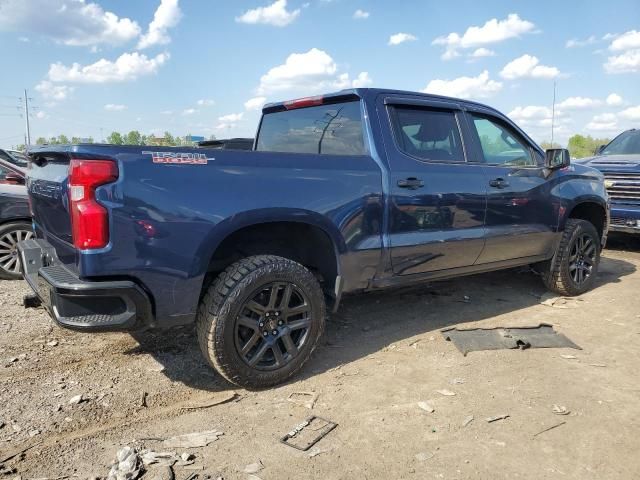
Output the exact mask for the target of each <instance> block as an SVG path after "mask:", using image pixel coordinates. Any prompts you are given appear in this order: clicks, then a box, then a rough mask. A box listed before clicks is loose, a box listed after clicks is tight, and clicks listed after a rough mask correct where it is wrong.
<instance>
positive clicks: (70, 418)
mask: <svg viewBox="0 0 640 480" xmlns="http://www.w3.org/2000/svg"><path fill="white" fill-rule="evenodd" d="M639 251H640V248H638V246H637V245H632V246H631V247H630V246H629V245H628V244H626V243H620V242H618V243H616V244H614V246H613V249H608V250H607V251H606V252H605V256H604V258H603V260H602V263H601V271H600V276H599V281H598V285H597V288H595V289H594V290H593V291H591V292H589V293H587V294H585V295H583V296H582V297H580V298H579V299H577V300H575V301H571V302H569V303H568V304H567V305H565V307H567V308H555V307H549V306H546V305H541V304H540V300H539V296H540V295H542V294H543V293H544V292H545V290H544V287H543V286H542V283H541V281H540V279H539V278H537V277H536V276H535V275H533V274H531V273H527V272H523V271H522V270H520V271H513V270H511V271H506V272H498V273H492V274H485V275H477V276H473V277H466V278H461V279H457V280H453V281H446V282H440V283H434V284H431V285H425V286H420V287H417V288H411V289H404V290H396V291H393V292H384V293H382V292H380V293H374V294H367V295H363V296H359V297H352V298H348V299H346V300H345V302H344V304H343V306H342V308H341V310H340V312H339V314H337V315H333V316H331V318H330V319H329V322H328V324H327V332H326V334H325V337H324V338H323V340H322V343H321V345H320V346H319V347H318V349H317V350H316V352H315V353H314V355H313V358H312V359H311V361H310V362H309V364H307V366H306V368H305V369H304V371H303V373H302V374H301V375H299V376H298V377H297V378H295V379H294V380H293V381H292V382H290V383H288V384H286V385H283V386H281V387H279V388H274V389H271V390H267V391H260V392H252V391H245V390H242V389H234V387H233V386H231V385H229V384H227V383H226V382H224V381H223V380H222V379H221V378H220V377H219V376H217V375H216V374H215V373H214V372H213V371H212V370H210V369H209V368H208V367H207V366H206V365H205V363H204V361H203V360H202V358H201V356H200V353H199V350H198V347H197V345H196V340H195V336H194V331H193V329H192V328H184V329H181V330H176V331H172V332H169V333H167V332H165V333H159V334H149V333H146V334H139V335H136V336H135V337H134V336H131V335H129V334H81V333H76V332H72V331H67V330H63V329H61V328H59V327H57V326H55V325H53V324H52V322H51V321H50V320H49V318H48V317H47V315H46V314H45V313H44V312H43V311H42V310H24V309H23V308H22V306H21V298H22V296H23V294H25V293H26V292H27V286H26V284H25V283H23V282H0V426H1V427H0V465H1V464H2V459H3V458H5V457H7V456H9V455H11V454H13V453H16V452H17V451H20V450H23V449H27V448H28V447H31V448H29V449H27V450H26V452H25V453H23V454H21V455H17V456H15V457H14V458H12V459H10V460H7V461H5V462H4V465H3V466H2V467H0V478H3V474H2V473H3V472H4V476H5V477H6V478H8V479H14V478H16V477H17V476H21V477H22V479H34V478H39V479H42V478H49V479H54V478H60V477H65V476H70V477H78V478H89V477H106V475H107V473H108V471H109V466H110V464H111V463H112V461H113V459H114V457H115V454H116V452H117V450H118V449H119V448H121V447H122V446H125V445H130V446H136V447H138V448H139V449H141V450H142V449H145V448H146V449H150V450H154V451H167V450H173V451H177V453H178V454H181V453H182V452H183V451H187V452H188V453H192V454H194V455H195V462H194V463H193V464H192V465H190V466H189V467H188V468H194V467H196V468H199V467H204V470H189V469H187V468H185V467H180V466H174V469H173V470H174V473H175V478H176V479H177V480H184V479H186V478H187V477H188V476H189V475H191V474H192V473H194V472H196V473H199V474H200V479H202V478H204V475H205V474H208V475H211V476H212V478H214V479H215V478H217V477H218V476H222V477H224V478H225V479H247V478H252V479H254V480H255V479H256V478H261V479H263V480H268V479H276V478H277V479H296V480H298V479H307V478H324V479H375V478H389V479H405V478H408V479H413V478H421V479H422V478H453V479H458V478H459V479H465V478H474V479H475V478H480V479H502V478H509V479H513V478H520V479H529V478H530V479H546V478H549V479H557V478H561V479H564V478H566V479H581V480H582V479H637V478H640V455H639V454H638V452H639V451H640V436H639V435H638V432H640V400H639V399H640V381H639V380H638V371H639V370H640V295H639V292H640V272H639V271H638V269H639V268H640V253H638V252H639ZM541 322H546V323H551V324H553V325H554V326H555V328H556V329H557V330H558V331H560V332H562V333H564V334H565V335H567V336H568V337H569V338H570V339H571V340H573V341H574V342H575V343H576V344H578V345H580V346H581V347H582V350H575V349H528V350H499V351H486V352H472V353H470V354H468V355H467V356H466V357H465V356H463V355H462V354H461V353H460V352H459V351H458V350H456V348H455V347H454V345H453V344H452V343H450V342H447V341H446V340H445V339H444V338H443V336H442V334H441V333H440V330H441V329H442V328H444V327H448V326H465V327H469V326H482V327H495V326H525V325H537V324H538V323H541ZM439 390H440V391H442V390H449V391H450V392H453V393H455V395H443V394H442V393H439V392H438V391H439ZM233 391H235V392H236V393H237V396H236V397H235V398H234V399H233V400H232V401H229V402H227V403H223V404H219V405H215V406H212V407H210V408H199V409H186V408H185V407H189V406H197V405H202V402H208V401H212V400H213V401H216V400H224V399H228V398H229V397H230V392H233ZM293 392H315V394H317V400H316V402H315V405H314V406H313V409H309V408H306V407H305V406H303V405H298V404H296V403H294V402H291V401H288V399H287V398H288V396H289V395H290V394H291V393H293ZM80 394H81V395H82V396H83V397H82V398H83V401H82V402H81V403H79V404H70V403H69V400H70V399H72V398H73V397H74V396H77V395H80ZM143 398H144V401H143ZM418 402H427V403H428V404H429V405H430V406H432V407H433V408H434V409H435V411H434V412H432V413H428V412H427V411H424V410H422V409H421V408H419V406H418ZM145 405H146V406H145ZM554 405H557V406H558V407H560V408H562V407H565V408H566V409H567V410H568V411H569V413H568V415H558V414H556V413H554V412H553V408H554ZM312 414H314V415H319V416H321V417H324V418H327V419H330V420H332V421H334V422H336V423H338V427H337V428H336V429H335V430H333V431H332V432H331V433H329V434H328V435H327V436H326V437H325V438H324V439H323V440H321V441H320V442H319V443H318V444H317V445H316V446H315V447H314V448H313V449H312V450H311V451H310V452H300V451H297V450H294V449H292V448H290V447H288V446H286V445H283V444H281V443H280V442H279V438H280V437H281V436H282V435H284V434H285V433H287V432H288V431H290V430H291V429H292V428H293V427H294V426H295V425H297V424H299V423H300V422H301V421H303V420H304V419H305V418H306V417H308V416H309V415H312ZM497 415H509V417H508V418H506V419H503V420H498V421H495V422H492V423H489V422H487V418H489V417H493V416H497ZM471 416H473V420H472V421H470V423H468V422H469V418H470V417H471ZM562 422H565V423H562ZM558 424H560V425H559V426H557V427H556V428H553V429H550V430H548V431H544V430H545V429H548V428H549V427H553V426H556V425H558ZM214 429H215V430H220V431H222V432H223V435H222V436H221V437H220V438H219V439H218V440H217V441H215V442H212V443H211V444H209V445H208V446H206V447H202V448H191V449H177V450H176V449H170V448H166V447H165V446H163V444H162V442H161V440H162V439H166V438H168V437H172V436H175V435H179V434H184V433H191V432H198V431H203V430H214ZM543 431H544V432H543ZM539 432H543V433H539ZM536 434H537V435H536ZM258 461H260V462H261V463H262V465H263V466H264V467H263V468H262V469H261V470H259V471H257V472H256V473H253V474H249V473H246V472H244V469H245V467H246V466H247V465H248V464H252V463H255V462H258ZM254 470H255V469H254ZM156 474H157V471H155V470H153V469H150V470H149V473H147V474H145V477H144V478H155V477H154V476H155V475H156Z"/></svg>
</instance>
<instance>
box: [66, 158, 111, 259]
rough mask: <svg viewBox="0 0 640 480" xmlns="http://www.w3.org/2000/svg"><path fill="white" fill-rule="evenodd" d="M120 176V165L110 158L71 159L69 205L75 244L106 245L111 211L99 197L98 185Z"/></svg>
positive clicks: (91, 246)
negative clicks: (98, 199) (97, 194)
mask: <svg viewBox="0 0 640 480" xmlns="http://www.w3.org/2000/svg"><path fill="white" fill-rule="evenodd" d="M117 179H118V166H117V165H116V163H115V162H112V161H111V160H80V159H73V160H71V163H70V165H69V207H70V210H71V229H72V233H73V244H74V245H75V246H76V248H79V249H81V250H86V249H92V248H103V247H106V246H107V244H108V243H109V214H108V212H107V209H106V208H104V207H103V206H102V205H100V204H99V203H98V202H97V201H96V188H97V187H99V186H100V185H104V184H105V183H111V182H114V181H116V180H117Z"/></svg>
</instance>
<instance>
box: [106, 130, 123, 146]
mask: <svg viewBox="0 0 640 480" xmlns="http://www.w3.org/2000/svg"><path fill="white" fill-rule="evenodd" d="M107 143H110V144H111V145H122V144H124V140H123V138H122V135H121V134H120V133H118V132H111V135H109V136H108V137H107Z"/></svg>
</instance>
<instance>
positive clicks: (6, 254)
mask: <svg viewBox="0 0 640 480" xmlns="http://www.w3.org/2000/svg"><path fill="white" fill-rule="evenodd" d="M32 237H33V231H32V230H31V224H30V223H27V222H13V223H7V224H5V225H2V226H0V278H3V279H6V280H17V279H20V278H22V272H21V269H20V258H19V257H18V242H21V241H22V240H28V239H30V238H32Z"/></svg>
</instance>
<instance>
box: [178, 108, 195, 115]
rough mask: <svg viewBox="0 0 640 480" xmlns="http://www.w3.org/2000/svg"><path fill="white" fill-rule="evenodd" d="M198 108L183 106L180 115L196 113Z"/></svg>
mask: <svg viewBox="0 0 640 480" xmlns="http://www.w3.org/2000/svg"><path fill="white" fill-rule="evenodd" d="M197 111H198V110H196V109H195V108H185V109H184V110H183V111H182V115H185V116H186V115H193V114H194V113H196V112H197Z"/></svg>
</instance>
